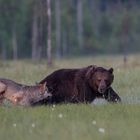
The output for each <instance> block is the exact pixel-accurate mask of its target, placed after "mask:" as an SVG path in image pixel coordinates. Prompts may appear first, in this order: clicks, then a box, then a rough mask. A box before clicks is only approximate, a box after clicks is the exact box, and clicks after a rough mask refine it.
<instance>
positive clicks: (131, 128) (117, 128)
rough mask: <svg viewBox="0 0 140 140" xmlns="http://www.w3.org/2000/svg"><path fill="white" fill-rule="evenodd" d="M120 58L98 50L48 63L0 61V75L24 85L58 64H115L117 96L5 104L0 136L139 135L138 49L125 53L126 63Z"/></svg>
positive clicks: (72, 139) (75, 138)
mask: <svg viewBox="0 0 140 140" xmlns="http://www.w3.org/2000/svg"><path fill="white" fill-rule="evenodd" d="M122 58H123V57H122V56H98V57H86V58H84V57H80V58H76V59H74V58H73V59H69V60H66V59H65V60H64V59H62V60H56V62H55V64H54V67H53V68H48V67H47V65H46V60H42V61H41V62H39V63H32V62H31V61H30V60H24V61H6V62H3V61H0V66H1V68H0V77H5V78H9V79H12V80H15V81H17V82H20V83H23V84H29V85H31V84H34V83H35V81H36V82H39V81H40V80H41V79H43V78H44V77H45V76H46V75H48V74H50V73H51V72H53V71H54V70H56V69H59V68H72V67H73V68H74V67H75V68H76V67H85V66H87V65H91V64H97V65H98V66H104V67H106V68H110V67H114V74H115V79H114V83H113V88H114V89H115V90H116V91H117V92H118V93H119V95H120V96H121V98H122V103H121V104H97V105H91V104H78V105H76V104H67V105H66V104H64V105H57V106H52V105H50V106H40V107H34V108H23V107H16V106H10V105H8V106H7V105H5V106H4V107H1V109H0V126H1V131H0V139H4V140H9V138H10V139H11V140H25V139H26V140H38V139H41V140H46V139H49V140H58V139H61V140H66V139H67V140H93V139H96V140H101V139H104V140H109V139H113V140H118V139H120V140H124V139H127V140H132V139H139V136H140V134H139V125H140V121H139V118H140V109H139V106H140V105H139V104H140V94H139V91H140V86H139V83H140V75H139V70H140V61H139V59H140V55H135V56H133V55H132V56H129V57H128V58H129V59H128V63H127V65H126V67H123V63H122ZM93 60H94V63H93ZM100 128H102V129H100ZM101 130H102V131H101ZM103 130H104V131H103Z"/></svg>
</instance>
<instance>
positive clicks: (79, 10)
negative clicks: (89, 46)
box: [77, 0, 83, 50]
mask: <svg viewBox="0 0 140 140" xmlns="http://www.w3.org/2000/svg"><path fill="white" fill-rule="evenodd" d="M77 28H78V42H79V47H80V49H81V50H83V1H82V0H78V1H77Z"/></svg>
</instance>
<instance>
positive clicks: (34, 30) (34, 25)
mask: <svg viewBox="0 0 140 140" xmlns="http://www.w3.org/2000/svg"><path fill="white" fill-rule="evenodd" d="M37 47H38V23H37V8H36V3H35V4H34V7H33V23H32V60H33V61H35V60H37V59H38V57H37V51H38V50H37Z"/></svg>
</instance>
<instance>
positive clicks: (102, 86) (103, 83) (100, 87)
mask: <svg viewBox="0 0 140 140" xmlns="http://www.w3.org/2000/svg"><path fill="white" fill-rule="evenodd" d="M106 89H107V87H106V84H105V82H101V83H100V84H99V87H98V92H99V93H105V91H106Z"/></svg>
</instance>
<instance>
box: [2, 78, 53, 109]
mask: <svg viewBox="0 0 140 140" xmlns="http://www.w3.org/2000/svg"><path fill="white" fill-rule="evenodd" d="M48 96H51V94H50V93H48V92H47V88H46V83H45V84H38V85H34V86H27V85H22V84H19V83H16V82H14V81H12V80H9V79H2V78H0V101H1V103H2V102H3V100H4V99H7V100H9V101H11V102H12V103H13V104H15V105H22V106H32V105H35V104H36V103H37V102H38V101H40V100H43V99H46V98H47V97H48Z"/></svg>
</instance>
